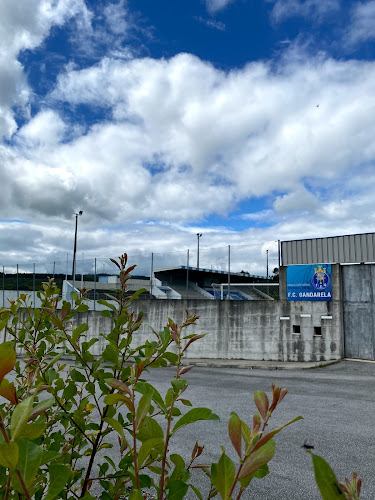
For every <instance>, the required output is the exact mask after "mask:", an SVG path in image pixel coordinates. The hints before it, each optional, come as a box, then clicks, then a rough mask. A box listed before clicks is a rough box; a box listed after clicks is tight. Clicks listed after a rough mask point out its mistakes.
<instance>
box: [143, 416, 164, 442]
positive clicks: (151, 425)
mask: <svg viewBox="0 0 375 500" xmlns="http://www.w3.org/2000/svg"><path fill="white" fill-rule="evenodd" d="M163 437H164V434H163V429H162V428H161V427H160V425H159V423H158V422H157V421H156V420H155V419H153V418H151V417H147V416H146V417H145V418H144V421H143V425H142V427H141V428H140V429H139V431H138V433H137V439H138V440H139V441H141V442H142V443H143V442H144V441H148V440H149V439H154V438H162V439H163Z"/></svg>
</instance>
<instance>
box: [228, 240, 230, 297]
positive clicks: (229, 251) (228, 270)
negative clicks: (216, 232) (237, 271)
mask: <svg viewBox="0 0 375 500" xmlns="http://www.w3.org/2000/svg"><path fill="white" fill-rule="evenodd" d="M228 300H230V245H228Z"/></svg>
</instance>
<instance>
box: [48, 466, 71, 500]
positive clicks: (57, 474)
mask: <svg viewBox="0 0 375 500" xmlns="http://www.w3.org/2000/svg"><path fill="white" fill-rule="evenodd" d="M48 472H49V487H48V491H47V495H46V496H45V497H44V498H43V500H53V499H54V498H56V497H57V495H58V494H59V493H60V492H61V491H62V490H63V489H64V487H65V485H66V483H67V481H68V479H69V476H70V467H69V466H68V465H62V464H50V466H49V467H48Z"/></svg>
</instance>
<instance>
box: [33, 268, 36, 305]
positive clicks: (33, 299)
mask: <svg viewBox="0 0 375 500" xmlns="http://www.w3.org/2000/svg"><path fill="white" fill-rule="evenodd" d="M35 288H36V287H35V264H33V304H34V309H35Z"/></svg>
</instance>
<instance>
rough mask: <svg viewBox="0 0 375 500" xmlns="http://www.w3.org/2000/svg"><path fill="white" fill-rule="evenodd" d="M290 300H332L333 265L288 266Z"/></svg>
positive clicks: (287, 281) (287, 278)
mask: <svg viewBox="0 0 375 500" xmlns="http://www.w3.org/2000/svg"><path fill="white" fill-rule="evenodd" d="M286 287H287V299H288V300H332V280H331V264H315V265H311V266H288V267H287V269H286Z"/></svg>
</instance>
